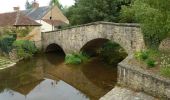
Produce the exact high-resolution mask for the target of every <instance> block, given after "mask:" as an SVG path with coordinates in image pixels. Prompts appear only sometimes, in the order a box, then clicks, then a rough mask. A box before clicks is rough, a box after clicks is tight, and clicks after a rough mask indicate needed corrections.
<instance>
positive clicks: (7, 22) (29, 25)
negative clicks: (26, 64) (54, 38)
mask: <svg viewBox="0 0 170 100" xmlns="http://www.w3.org/2000/svg"><path fill="white" fill-rule="evenodd" d="M14 9H15V10H16V11H15V12H9V13H1V14H0V31H1V34H3V32H2V30H4V29H16V30H17V29H31V30H30V32H29V33H26V34H27V35H26V36H25V37H19V34H20V33H17V38H18V39H28V40H32V41H34V42H37V41H41V30H40V26H41V24H40V23H38V22H36V21H34V20H32V19H30V18H29V17H27V16H25V15H23V14H22V13H20V12H19V8H17V7H14Z"/></svg>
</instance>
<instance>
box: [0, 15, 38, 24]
mask: <svg viewBox="0 0 170 100" xmlns="http://www.w3.org/2000/svg"><path fill="white" fill-rule="evenodd" d="M40 25H41V24H39V23H37V22H35V21H34V20H32V19H30V18H29V17H27V16H24V15H22V14H21V13H19V12H10V13H1V14H0V27H6V26H40Z"/></svg>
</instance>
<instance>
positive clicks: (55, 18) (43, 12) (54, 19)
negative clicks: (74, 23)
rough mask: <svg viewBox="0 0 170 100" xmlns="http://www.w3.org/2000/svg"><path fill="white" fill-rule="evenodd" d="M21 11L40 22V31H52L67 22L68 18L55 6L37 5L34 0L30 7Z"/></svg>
mask: <svg viewBox="0 0 170 100" xmlns="http://www.w3.org/2000/svg"><path fill="white" fill-rule="evenodd" d="M21 13H23V14H24V15H25V16H28V17H29V18H31V19H33V20H35V21H36V22H38V23H40V24H42V26H41V31H42V32H46V31H52V30H55V29H57V28H59V27H60V26H62V25H67V24H69V20H68V19H67V18H66V17H65V16H64V15H63V13H62V12H61V10H60V9H59V8H58V7H57V6H52V7H51V6H45V7H39V4H38V3H37V2H36V1H34V3H33V4H32V9H29V10H24V11H21Z"/></svg>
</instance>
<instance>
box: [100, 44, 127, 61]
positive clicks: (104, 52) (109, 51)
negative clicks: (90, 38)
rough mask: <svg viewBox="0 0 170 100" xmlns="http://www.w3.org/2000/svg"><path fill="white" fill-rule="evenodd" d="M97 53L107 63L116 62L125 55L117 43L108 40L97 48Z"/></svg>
mask: <svg viewBox="0 0 170 100" xmlns="http://www.w3.org/2000/svg"><path fill="white" fill-rule="evenodd" d="M98 54H99V56H100V57H101V58H102V59H103V61H105V62H106V63H108V64H117V63H119V62H120V61H122V60H123V59H124V58H125V57H126V56H127V54H126V52H125V51H124V50H123V48H121V47H120V45H119V44H116V43H112V42H110V41H109V42H107V43H105V44H104V45H103V46H102V47H101V48H100V49H99V51H98Z"/></svg>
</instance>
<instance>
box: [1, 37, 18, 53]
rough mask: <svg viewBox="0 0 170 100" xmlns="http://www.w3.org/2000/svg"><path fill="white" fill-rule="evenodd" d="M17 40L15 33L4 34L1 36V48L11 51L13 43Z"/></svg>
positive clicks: (6, 51)
mask: <svg viewBox="0 0 170 100" xmlns="http://www.w3.org/2000/svg"><path fill="white" fill-rule="evenodd" d="M15 40H16V36H15V35H4V36H2V37H1V38H0V49H1V51H2V52H5V53H9V52H10V51H11V50H12V44H13V42H14V41H15Z"/></svg>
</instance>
